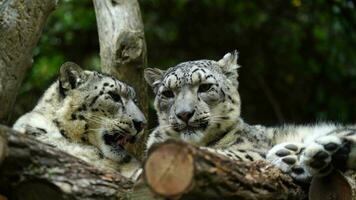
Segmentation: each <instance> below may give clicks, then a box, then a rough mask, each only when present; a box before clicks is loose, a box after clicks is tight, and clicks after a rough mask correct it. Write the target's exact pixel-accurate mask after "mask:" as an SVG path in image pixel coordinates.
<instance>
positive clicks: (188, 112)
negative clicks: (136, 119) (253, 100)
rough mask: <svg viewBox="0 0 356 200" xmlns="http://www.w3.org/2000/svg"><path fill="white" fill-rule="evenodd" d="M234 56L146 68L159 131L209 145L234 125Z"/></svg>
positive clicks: (237, 116) (236, 117) (237, 109)
mask: <svg viewBox="0 0 356 200" xmlns="http://www.w3.org/2000/svg"><path fill="white" fill-rule="evenodd" d="M237 58H238V53H237V52H236V51H235V52H233V53H227V54H226V55H225V56H224V57H223V58H222V59H220V60H219V61H214V60H197V61H188V62H183V63H180V64H178V65H176V66H174V67H171V68H169V69H168V70H166V71H162V70H160V69H157V68H148V69H146V70H145V74H144V75H145V79H146V81H147V82H148V84H149V85H150V86H151V87H152V88H153V91H154V93H155V100H154V107H155V109H156V111H157V115H158V119H159V127H158V128H159V129H160V131H164V132H165V133H166V134H167V135H169V136H170V137H173V138H179V139H183V140H185V141H188V142H191V143H196V144H200V145H209V144H210V143H213V142H214V140H216V139H217V138H220V137H221V136H222V135H223V134H225V133H227V132H228V131H229V130H231V129H232V128H233V127H235V126H236V125H237V124H238V123H239V120H240V96H239V93H238V80H237V78H238V71H237V69H238V68H239V65H238V64H237Z"/></svg>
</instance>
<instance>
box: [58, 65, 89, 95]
mask: <svg viewBox="0 0 356 200" xmlns="http://www.w3.org/2000/svg"><path fill="white" fill-rule="evenodd" d="M83 72H84V70H83V69H82V68H80V67H79V65H77V64H75V63H73V62H66V63H64V64H63V65H62V66H61V69H60V73H59V86H60V92H61V93H62V94H65V92H66V91H68V90H71V89H74V88H77V87H78V86H79V85H80V83H82V82H83Z"/></svg>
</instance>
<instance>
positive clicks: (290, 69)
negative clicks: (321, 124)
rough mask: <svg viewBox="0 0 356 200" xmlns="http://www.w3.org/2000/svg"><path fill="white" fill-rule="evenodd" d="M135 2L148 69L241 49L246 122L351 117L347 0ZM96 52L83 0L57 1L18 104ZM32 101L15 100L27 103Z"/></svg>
mask: <svg viewBox="0 0 356 200" xmlns="http://www.w3.org/2000/svg"><path fill="white" fill-rule="evenodd" d="M140 5H141V11H142V15H143V20H144V24H145V31H146V32H145V34H146V40H147V43H148V60H149V65H150V66H151V67H153V66H154V67H161V68H167V67H170V66H173V65H174V64H176V63H178V62H181V61H184V60H192V59H201V58H208V59H219V58H220V57H222V56H223V55H224V54H225V53H226V52H228V51H231V50H234V49H238V50H239V52H240V61H239V62H240V63H241V65H242V68H241V70H240V91H241V96H242V102H243V105H242V108H243V110H242V116H243V117H244V118H245V120H246V121H247V122H251V123H265V124H275V123H277V122H281V121H286V122H296V123H298V122H310V121H315V120H335V121H340V122H355V119H356V117H355V116H356V115H355V113H356V96H355V94H356V81H355V80H356V56H354V55H355V52H356V12H355V8H354V7H355V5H354V4H353V2H352V1H350V0H315V1H302V0H290V1H277V0H271V1H262V0H256V1H236V0H201V1H192V0H176V1H167V0H141V1H140ZM98 52H99V47H98V38H97V32H96V22H95V13H94V10H93V6H92V4H91V1H85V0H66V1H62V2H61V3H60V6H59V7H58V9H57V10H56V11H55V13H54V14H53V15H52V17H51V18H50V20H49V23H48V25H47V28H46V30H45V31H44V34H43V35H42V38H41V42H40V44H39V47H38V48H37V49H36V52H35V59H34V67H33V68H32V71H31V72H30V73H29V76H28V77H27V79H26V82H25V84H24V87H23V88H22V91H21V95H20V97H19V99H20V102H21V99H22V98H23V97H24V96H26V95H28V94H35V96H38V95H39V94H41V92H42V91H43V90H44V88H46V87H47V86H48V84H49V83H50V82H51V81H52V80H53V79H54V77H55V76H56V73H57V71H58V68H59V66H60V64H61V63H63V62H64V61H67V60H72V61H75V62H77V63H79V64H82V65H83V66H85V67H89V66H96V67H98V63H99V59H98ZM40 91H41V92H40ZM33 103H34V102H32V104H31V103H30V102H28V101H26V102H25V103H23V104H21V103H20V104H18V105H19V106H18V107H19V108H22V107H23V108H25V110H26V109H29V106H32V105H33ZM23 110H24V109H19V111H18V112H23Z"/></svg>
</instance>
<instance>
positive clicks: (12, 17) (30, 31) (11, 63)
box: [0, 0, 57, 123]
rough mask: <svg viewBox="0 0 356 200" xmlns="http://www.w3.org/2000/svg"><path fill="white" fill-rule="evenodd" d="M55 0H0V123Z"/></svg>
mask: <svg viewBox="0 0 356 200" xmlns="http://www.w3.org/2000/svg"><path fill="white" fill-rule="evenodd" d="M56 5H57V0H26V1H23V0H5V1H0V123H8V121H9V120H8V119H9V116H10V111H11V110H12V107H13V105H14V103H15V99H16V95H17V92H18V91H19V88H20V86H21V83H22V80H23V78H24V76H25V74H26V72H27V69H29V68H30V67H31V65H32V54H33V50H34V48H35V47H36V44H37V42H38V40H39V38H40V36H41V32H42V29H43V27H44V25H45V22H46V20H47V17H48V15H49V14H50V13H51V12H52V11H53V10H54V9H55V7H56Z"/></svg>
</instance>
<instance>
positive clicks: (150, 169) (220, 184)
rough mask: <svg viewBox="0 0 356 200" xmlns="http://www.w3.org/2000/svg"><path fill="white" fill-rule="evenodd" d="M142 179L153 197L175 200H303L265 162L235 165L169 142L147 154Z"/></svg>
mask: <svg viewBox="0 0 356 200" xmlns="http://www.w3.org/2000/svg"><path fill="white" fill-rule="evenodd" d="M144 177H145V181H146V183H147V185H148V186H149V188H151V190H152V191H153V193H155V194H156V195H159V196H161V197H165V198H167V197H168V198H177V199H194V198H200V199H202V198H203V199H261V200H262V199H264V200H266V199H274V200H276V199H304V198H305V197H306V193H305V192H304V191H303V190H302V188H301V187H299V186H298V185H296V184H294V182H293V180H292V179H291V177H289V176H287V175H285V174H282V173H281V172H280V170H278V169H276V168H274V167H272V166H271V165H269V164H268V163H266V162H263V161H258V162H251V163H246V162H237V161H236V162H235V161H232V160H229V159H227V158H225V157H223V156H219V155H215V154H212V153H210V152H208V151H205V150H201V149H199V148H196V147H194V146H192V145H189V144H187V143H183V142H180V141H175V140H170V141H167V142H165V143H163V144H160V145H158V146H157V147H156V148H153V150H152V151H151V152H150V153H149V155H148V158H147V161H146V163H145V165H144Z"/></svg>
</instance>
